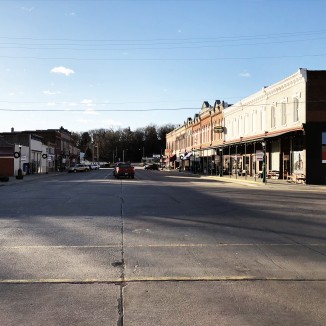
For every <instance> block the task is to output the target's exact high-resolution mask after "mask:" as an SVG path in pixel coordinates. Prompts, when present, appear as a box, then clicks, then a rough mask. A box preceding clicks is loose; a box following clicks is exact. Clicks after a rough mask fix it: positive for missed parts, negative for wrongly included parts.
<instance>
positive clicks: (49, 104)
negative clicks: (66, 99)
mask: <svg viewBox="0 0 326 326" xmlns="http://www.w3.org/2000/svg"><path fill="white" fill-rule="evenodd" d="M56 105H57V103H55V102H48V103H47V106H56Z"/></svg>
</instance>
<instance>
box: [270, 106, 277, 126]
mask: <svg viewBox="0 0 326 326" xmlns="http://www.w3.org/2000/svg"><path fill="white" fill-rule="evenodd" d="M275 127H276V117H275V106H274V105H273V106H272V107H271V128H275Z"/></svg>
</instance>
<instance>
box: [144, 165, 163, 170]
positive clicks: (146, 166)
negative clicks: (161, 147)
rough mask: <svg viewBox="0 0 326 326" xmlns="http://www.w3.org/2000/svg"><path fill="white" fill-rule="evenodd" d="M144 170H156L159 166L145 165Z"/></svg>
mask: <svg viewBox="0 0 326 326" xmlns="http://www.w3.org/2000/svg"><path fill="white" fill-rule="evenodd" d="M144 169H145V170H158V169H159V166H158V164H146V165H145V166H144Z"/></svg>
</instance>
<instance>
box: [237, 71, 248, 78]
mask: <svg viewBox="0 0 326 326" xmlns="http://www.w3.org/2000/svg"><path fill="white" fill-rule="evenodd" d="M239 76H240V77H243V78H250V77H251V74H250V72H247V71H244V72H241V73H240V74H239Z"/></svg>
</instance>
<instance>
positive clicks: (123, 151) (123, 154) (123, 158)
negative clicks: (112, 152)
mask: <svg viewBox="0 0 326 326" xmlns="http://www.w3.org/2000/svg"><path fill="white" fill-rule="evenodd" d="M125 151H127V149H123V150H122V162H124V161H125Z"/></svg>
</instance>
